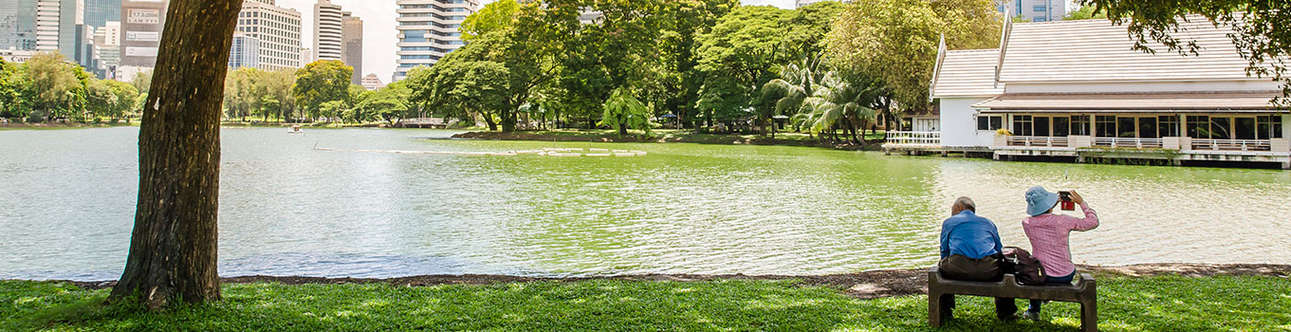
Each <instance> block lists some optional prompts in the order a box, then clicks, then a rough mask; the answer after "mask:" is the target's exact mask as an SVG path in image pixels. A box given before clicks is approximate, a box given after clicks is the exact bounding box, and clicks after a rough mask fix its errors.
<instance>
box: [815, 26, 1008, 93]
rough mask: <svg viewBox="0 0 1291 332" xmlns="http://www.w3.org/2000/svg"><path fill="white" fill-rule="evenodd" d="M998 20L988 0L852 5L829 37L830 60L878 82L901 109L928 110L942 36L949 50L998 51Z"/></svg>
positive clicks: (847, 69)
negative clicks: (929, 86)
mask: <svg viewBox="0 0 1291 332" xmlns="http://www.w3.org/2000/svg"><path fill="white" fill-rule="evenodd" d="M1001 19H1002V18H1001V17H1000V14H999V13H998V12H996V11H995V5H994V3H993V2H992V1H990V0H947V1H933V2H927V1H917V0H873V1H861V2H856V3H854V4H853V5H851V6H849V7H848V8H847V9H846V10H845V11H844V12H843V14H842V15H841V16H840V17H839V19H838V20H837V21H835V24H834V29H833V30H832V31H830V34H829V51H830V54H831V55H832V57H833V59H834V60H835V61H836V63H837V64H838V65H839V66H840V68H843V69H845V70H846V71H849V72H856V73H860V74H862V75H864V76H868V77H872V78H875V79H877V80H879V81H880V82H882V85H883V87H884V88H885V90H886V91H887V92H886V94H888V95H889V96H890V97H891V98H892V99H893V100H895V101H896V103H897V104H898V105H900V106H901V108H902V109H907V110H923V109H926V108H927V107H928V104H929V102H928V85H929V84H930V83H929V81H930V80H931V78H932V70H933V66H934V62H935V61H936V57H937V48H938V42H939V40H940V37H941V36H943V35H944V36H945V38H946V44H947V46H948V47H949V48H951V49H972V48H990V47H996V46H997V44H998V42H999V37H1000V34H999V28H1000V24H1001V23H1000V22H1001Z"/></svg>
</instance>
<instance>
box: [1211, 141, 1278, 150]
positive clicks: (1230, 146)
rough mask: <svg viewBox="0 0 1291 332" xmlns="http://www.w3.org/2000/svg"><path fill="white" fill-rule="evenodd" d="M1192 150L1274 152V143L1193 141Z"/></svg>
mask: <svg viewBox="0 0 1291 332" xmlns="http://www.w3.org/2000/svg"><path fill="white" fill-rule="evenodd" d="M1192 149H1193V150H1210V151H1272V150H1273V143H1272V141H1270V140H1266V139H1193V140H1192Z"/></svg>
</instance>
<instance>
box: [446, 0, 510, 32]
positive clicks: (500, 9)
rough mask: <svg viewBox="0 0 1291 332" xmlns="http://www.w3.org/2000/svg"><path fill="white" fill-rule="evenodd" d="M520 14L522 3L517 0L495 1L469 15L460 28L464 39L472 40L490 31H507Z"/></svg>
mask: <svg viewBox="0 0 1291 332" xmlns="http://www.w3.org/2000/svg"><path fill="white" fill-rule="evenodd" d="M519 14H520V4H519V3H518V2H516V0H498V1H494V2H492V3H489V4H487V5H484V8H481V9H480V10H479V11H477V12H475V13H474V14H471V15H470V16H467V17H466V20H465V21H462V26H461V28H459V29H458V30H460V31H461V32H462V40H465V41H467V42H470V41H472V40H474V39H475V38H476V37H479V36H483V35H486V34H488V33H490V32H505V31H507V30H508V29H510V28H511V26H512V23H513V22H515V20H516V18H517V16H518V15H519Z"/></svg>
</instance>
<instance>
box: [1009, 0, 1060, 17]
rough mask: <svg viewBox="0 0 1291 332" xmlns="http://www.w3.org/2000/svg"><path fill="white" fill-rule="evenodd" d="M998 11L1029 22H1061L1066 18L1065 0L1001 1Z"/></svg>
mask: <svg viewBox="0 0 1291 332" xmlns="http://www.w3.org/2000/svg"><path fill="white" fill-rule="evenodd" d="M1000 11H1001V12H1004V11H1007V12H1008V13H1009V15H1012V16H1013V17H1019V16H1020V17H1022V18H1024V19H1026V20H1028V21H1031V22H1048V21H1061V20H1062V19H1063V17H1066V16H1067V0H1002V1H1001V2H1000Z"/></svg>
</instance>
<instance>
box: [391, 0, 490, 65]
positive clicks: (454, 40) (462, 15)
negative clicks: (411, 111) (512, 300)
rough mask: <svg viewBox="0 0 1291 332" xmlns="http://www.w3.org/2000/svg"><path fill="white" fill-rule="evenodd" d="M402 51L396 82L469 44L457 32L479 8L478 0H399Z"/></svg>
mask: <svg viewBox="0 0 1291 332" xmlns="http://www.w3.org/2000/svg"><path fill="white" fill-rule="evenodd" d="M396 4H397V5H398V6H399V8H398V12H399V19H398V22H399V23H398V24H399V25H398V29H399V36H398V37H399V42H398V45H397V46H398V47H399V50H398V51H397V52H396V54H395V56H397V57H398V60H397V62H398V66H397V67H395V72H394V77H393V79H394V80H395V81H399V80H402V79H404V78H405V77H407V76H408V71H409V70H412V69H413V68H416V67H419V66H429V65H432V64H434V63H435V62H436V61H439V59H441V58H443V57H444V55H447V54H448V53H449V52H452V51H453V50H456V49H458V48H461V47H462V45H465V43H464V42H462V34H461V33H460V32H458V31H457V28H458V27H460V26H461V24H462V21H463V20H466V17H467V16H469V15H471V13H473V12H475V9H476V8H478V7H479V1H478V0H398V1H397V2H396Z"/></svg>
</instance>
